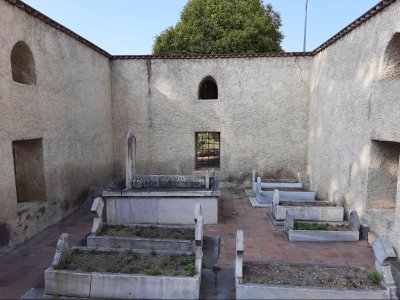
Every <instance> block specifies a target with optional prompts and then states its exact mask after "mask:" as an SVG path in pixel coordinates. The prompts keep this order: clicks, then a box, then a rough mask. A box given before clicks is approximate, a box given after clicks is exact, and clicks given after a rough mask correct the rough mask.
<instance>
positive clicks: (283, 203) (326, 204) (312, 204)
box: [278, 201, 336, 207]
mask: <svg viewBox="0 0 400 300" xmlns="http://www.w3.org/2000/svg"><path fill="white" fill-rule="evenodd" d="M278 205H280V206H301V207H304V206H310V207H336V205H335V204H333V203H329V202H322V201H308V202H305V201H279V204H278Z"/></svg>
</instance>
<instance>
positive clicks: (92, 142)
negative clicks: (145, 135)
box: [0, 1, 113, 251]
mask: <svg viewBox="0 0 400 300" xmlns="http://www.w3.org/2000/svg"><path fill="white" fill-rule="evenodd" d="M0 11H1V18H0V28H1V30H0V45H1V47H0V235H1V238H0V251H2V250H3V251H4V250H5V249H6V248H8V246H13V245H15V244H16V243H18V242H21V241H23V240H24V239H26V238H28V237H31V236H32V235H34V234H36V233H37V232H39V231H40V230H42V229H43V228H45V227H46V226H48V225H50V224H52V223H54V222H56V221H57V220H59V219H60V218H61V217H62V216H63V215H65V214H66V213H68V212H69V211H71V209H73V207H76V206H77V205H79V204H80V203H81V202H82V201H84V200H85V199H86V198H87V197H89V196H91V195H92V194H93V193H96V192H98V191H99V190H100V189H101V187H103V186H104V185H105V184H107V183H109V182H111V181H112V170H113V159H112V114H111V80H110V62H109V59H108V58H106V57H104V56H102V55H100V54H99V53H97V52H95V51H93V50H91V49H90V48H88V47H87V46H85V45H83V44H81V43H79V42H77V41H76V40H74V39H72V38H71V37H69V36H67V35H66V34H64V33H62V32H60V31H58V30H56V29H54V28H52V27H50V26H48V25H46V24H44V23H43V22H41V21H40V20H38V19H36V18H34V17H32V16H30V15H27V14H26V13H24V12H23V11H21V10H20V9H18V8H16V7H14V6H12V5H10V4H8V3H6V2H4V1H0ZM20 40H22V41H24V42H25V43H26V44H27V45H28V46H29V47H30V50H31V52H32V53H33V56H34V59H35V64H36V85H24V84H20V83H16V82H14V81H13V80H12V75H11V74H12V72H11V62H10V54H11V50H12V48H13V46H14V44H15V43H17V42H18V41H20ZM37 138H42V139H43V160H44V175H45V190H46V199H47V201H45V202H34V203H28V202H27V203H18V204H17V194H16V185H15V177H14V164H13V149H12V141H15V140H26V139H37Z"/></svg>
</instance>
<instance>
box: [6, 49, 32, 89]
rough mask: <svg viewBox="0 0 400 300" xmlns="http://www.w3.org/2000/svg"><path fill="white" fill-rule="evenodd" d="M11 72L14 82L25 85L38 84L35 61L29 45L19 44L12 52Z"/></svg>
mask: <svg viewBox="0 0 400 300" xmlns="http://www.w3.org/2000/svg"><path fill="white" fill-rule="evenodd" d="M11 70H12V78H13V80H14V81H16V82H19V83H23V84H36V68H35V60H34V58H33V55H32V52H31V50H30V49H29V47H28V45H27V44H25V43H24V42H23V41H19V42H17V43H16V44H15V45H14V47H13V49H12V50H11Z"/></svg>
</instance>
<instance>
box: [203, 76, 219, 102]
mask: <svg viewBox="0 0 400 300" xmlns="http://www.w3.org/2000/svg"><path fill="white" fill-rule="evenodd" d="M199 99H205V100H207V99H218V86H217V82H216V81H215V79H214V78H212V77H211V76H208V77H206V78H204V79H203V80H202V81H201V82H200V85H199Z"/></svg>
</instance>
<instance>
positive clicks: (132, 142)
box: [125, 131, 136, 189]
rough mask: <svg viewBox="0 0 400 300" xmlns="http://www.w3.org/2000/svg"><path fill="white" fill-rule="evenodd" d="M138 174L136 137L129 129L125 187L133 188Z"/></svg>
mask: <svg viewBox="0 0 400 300" xmlns="http://www.w3.org/2000/svg"><path fill="white" fill-rule="evenodd" d="M135 174H136V137H135V136H134V134H133V133H132V132H131V131H129V132H128V134H127V136H126V177H125V180H126V182H125V187H126V188H127V189H131V188H132V179H133V176H134V175H135Z"/></svg>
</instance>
